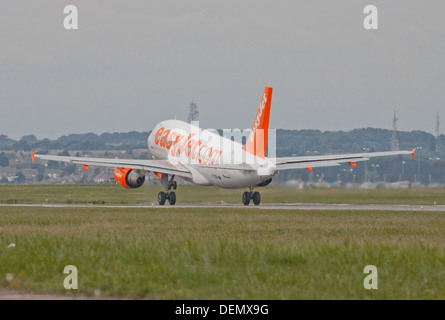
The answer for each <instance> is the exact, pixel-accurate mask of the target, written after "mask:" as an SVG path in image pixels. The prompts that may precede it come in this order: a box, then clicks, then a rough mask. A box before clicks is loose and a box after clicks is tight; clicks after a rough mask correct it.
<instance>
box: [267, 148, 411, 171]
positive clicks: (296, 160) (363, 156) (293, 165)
mask: <svg viewBox="0 0 445 320" xmlns="http://www.w3.org/2000/svg"><path fill="white" fill-rule="evenodd" d="M415 151H416V149H415V148H414V149H413V150H412V151H386V152H370V153H351V154H338V155H326V156H309V157H283V158H276V159H275V161H276V162H275V163H276V167H277V170H291V169H304V168H306V169H309V168H316V167H331V166H339V165H340V164H341V163H349V164H350V165H352V166H354V167H355V163H356V162H359V161H367V160H369V159H370V158H374V157H386V156H396V155H406V154H411V155H412V156H413V158H415Z"/></svg>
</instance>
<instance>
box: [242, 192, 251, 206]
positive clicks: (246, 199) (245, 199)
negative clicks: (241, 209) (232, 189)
mask: <svg viewBox="0 0 445 320" xmlns="http://www.w3.org/2000/svg"><path fill="white" fill-rule="evenodd" d="M243 203H244V205H245V206H248V205H249V203H250V192H247V191H246V192H244V193H243Z"/></svg>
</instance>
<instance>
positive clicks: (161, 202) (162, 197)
mask: <svg viewBox="0 0 445 320" xmlns="http://www.w3.org/2000/svg"><path fill="white" fill-rule="evenodd" d="M165 199H166V196H165V192H162V191H161V192H159V193H158V203H159V205H161V206H163V205H164V203H165Z"/></svg>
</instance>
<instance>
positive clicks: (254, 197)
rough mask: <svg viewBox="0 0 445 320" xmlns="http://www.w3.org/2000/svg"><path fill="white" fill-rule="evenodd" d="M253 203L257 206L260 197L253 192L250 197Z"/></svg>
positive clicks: (257, 193)
mask: <svg viewBox="0 0 445 320" xmlns="http://www.w3.org/2000/svg"><path fill="white" fill-rule="evenodd" d="M252 200H253V203H254V204H255V205H256V206H257V205H259V204H260V202H261V195H260V193H259V192H258V191H255V192H254V193H253V196H252Z"/></svg>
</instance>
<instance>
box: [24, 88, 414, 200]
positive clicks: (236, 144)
mask: <svg viewBox="0 0 445 320" xmlns="http://www.w3.org/2000/svg"><path fill="white" fill-rule="evenodd" d="M271 100H272V87H269V86H266V87H265V89H264V92H263V95H262V97H261V100H260V104H259V107H258V110H257V113H256V115H255V118H254V123H253V125H252V129H251V130H250V134H249V136H248V137H247V140H246V142H245V143H244V144H242V143H241V142H242V141H234V140H236V139H233V140H232V139H229V138H227V137H224V136H221V135H219V134H218V132H213V131H211V130H203V129H201V128H200V127H199V126H197V125H195V124H193V123H192V124H190V123H187V122H183V121H180V120H176V119H172V120H166V121H162V122H160V123H158V124H157V125H156V126H155V127H154V129H153V130H152V132H151V134H150V135H149V137H148V141H147V142H148V149H149V151H150V153H151V155H152V157H153V159H150V160H145V159H144V160H140V159H106V158H88V157H70V156H54V155H43V154H36V152H34V153H33V154H32V161H33V162H34V160H35V158H39V159H42V160H50V161H62V162H68V163H73V164H80V165H82V167H83V168H84V169H85V170H88V168H89V166H105V167H114V168H115V169H114V177H115V179H116V182H117V183H118V184H120V185H121V186H123V187H125V188H128V189H133V188H139V187H141V186H142V185H143V184H144V182H145V176H146V173H150V172H152V173H153V174H154V175H155V176H157V177H158V178H159V179H160V181H161V184H162V186H163V188H164V191H161V192H159V194H158V203H159V205H164V204H165V202H166V201H167V200H168V202H169V204H170V205H174V204H175V203H176V194H175V192H174V191H171V190H172V189H173V190H176V188H177V181H175V178H176V177H180V178H182V179H183V180H185V181H188V182H191V183H193V184H195V185H200V186H216V187H221V188H231V189H239V188H248V189H249V191H245V192H244V193H243V194H242V202H243V204H244V205H249V203H250V201H251V200H252V201H253V203H254V204H255V205H259V204H260V202H261V195H260V193H259V192H258V191H254V189H255V188H259V187H264V186H266V185H268V184H269V183H270V182H271V181H272V178H273V176H274V175H276V174H278V173H279V172H280V171H283V170H291V169H307V170H308V171H312V168H315V167H329V166H339V165H340V164H342V163H347V164H349V165H350V166H352V167H356V163H357V162H360V161H367V160H369V159H370V158H373V157H383V156H394V155H407V154H411V155H412V156H413V158H415V150H416V149H415V148H414V149H413V150H411V151H386V152H372V153H351V154H337V155H335V154H334V155H321V156H297V157H268V156H266V153H267V151H268V150H267V142H268V130H269V116H270V106H271ZM238 140H239V139H238ZM269 154H270V152H269Z"/></svg>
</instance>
